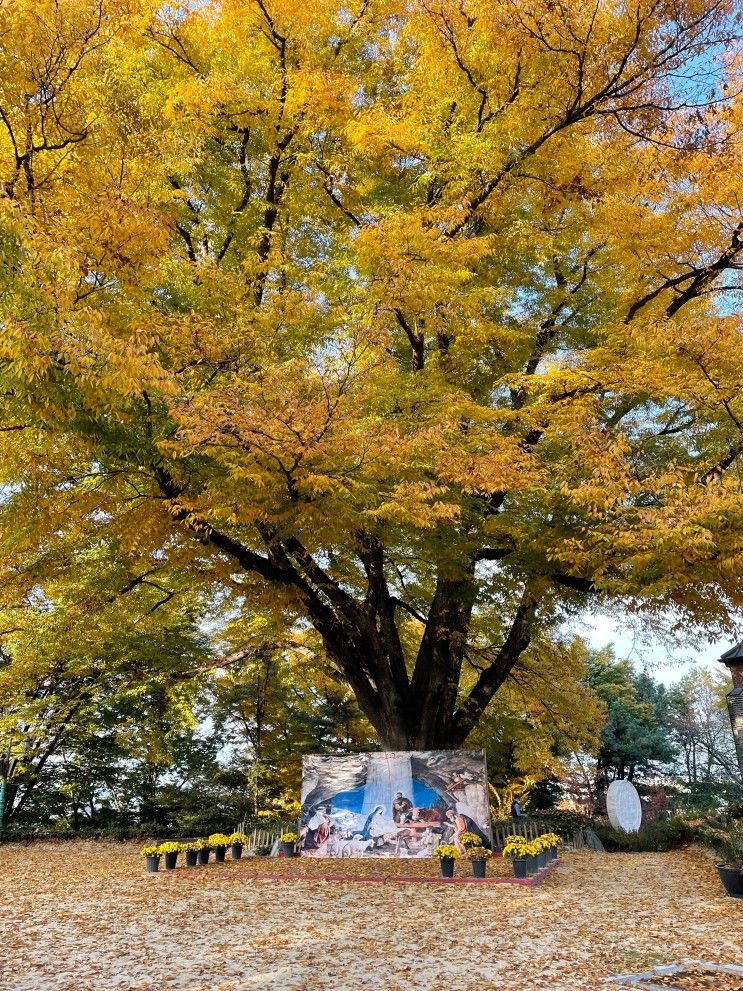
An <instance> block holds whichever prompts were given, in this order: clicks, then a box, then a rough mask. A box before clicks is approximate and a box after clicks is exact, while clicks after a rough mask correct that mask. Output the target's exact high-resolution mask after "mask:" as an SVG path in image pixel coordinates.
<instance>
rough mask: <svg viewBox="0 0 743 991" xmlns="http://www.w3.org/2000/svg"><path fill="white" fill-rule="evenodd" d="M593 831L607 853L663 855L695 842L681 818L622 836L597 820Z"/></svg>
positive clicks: (689, 825) (694, 836) (661, 822)
mask: <svg viewBox="0 0 743 991" xmlns="http://www.w3.org/2000/svg"><path fill="white" fill-rule="evenodd" d="M593 829H594V831H595V833H596V835H597V836H598V837H599V839H600V840H601V842H602V843H603V844H604V846H605V847H606V849H607V850H608V851H609V852H620V851H621V852H624V853H655V852H657V851H661V852H665V851H667V850H673V849H675V848H676V847H680V846H683V845H684V844H686V843H689V842H691V841H692V840H694V839H696V838H697V837H696V835H695V831H694V829H693V828H692V827H691V824H690V823H689V822H688V820H686V819H684V817H683V816H671V817H670V819H660V820H658V821H657V822H653V823H648V824H646V825H643V826H641V827H640V829H639V830H638V831H637V832H636V833H623V832H621V831H619V830H616V829H614V827H613V826H611V825H610V824H609V823H608V822H605V821H603V820H596V821H595V822H594V825H593Z"/></svg>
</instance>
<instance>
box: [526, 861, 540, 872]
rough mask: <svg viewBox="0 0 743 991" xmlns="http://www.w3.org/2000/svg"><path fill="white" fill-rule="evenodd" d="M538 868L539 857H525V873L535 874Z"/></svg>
mask: <svg viewBox="0 0 743 991" xmlns="http://www.w3.org/2000/svg"><path fill="white" fill-rule="evenodd" d="M538 870H539V858H538V857H527V858H526V873H527V874H536V873H537V871H538Z"/></svg>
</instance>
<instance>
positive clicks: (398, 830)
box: [299, 750, 493, 857]
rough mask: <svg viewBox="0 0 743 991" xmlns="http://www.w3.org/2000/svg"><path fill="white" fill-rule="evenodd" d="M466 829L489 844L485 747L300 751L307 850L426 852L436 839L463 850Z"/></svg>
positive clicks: (303, 847)
mask: <svg viewBox="0 0 743 991" xmlns="http://www.w3.org/2000/svg"><path fill="white" fill-rule="evenodd" d="M466 832H470V833H476V834H477V835H478V836H479V837H480V838H481V840H482V842H483V845H484V846H486V847H488V848H489V849H492V846H493V837H492V832H491V828H490V811H489V808H488V785H487V774H486V770H485V752H484V751H483V750H425V751H421V752H417V753H416V752H406V751H402V752H397V753H371V754H348V755H345V756H343V757H325V756H319V755H315V754H310V755H307V756H305V757H304V760H303V766H302V812H301V816H300V820H299V844H300V851H301V853H302V856H304V857H431V856H433V850H434V847H436V846H438V845H439V843H453V844H454V845H455V846H457V847H458V848H459V849H460V851H461V852H462V853H464V847H463V846H462V843H461V841H460V837H461V835H462V834H463V833H466Z"/></svg>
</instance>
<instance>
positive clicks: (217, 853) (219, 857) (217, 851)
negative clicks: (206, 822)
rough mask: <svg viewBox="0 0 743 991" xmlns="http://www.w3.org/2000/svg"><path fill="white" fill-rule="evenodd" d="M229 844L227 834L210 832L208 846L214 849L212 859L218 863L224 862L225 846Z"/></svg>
mask: <svg viewBox="0 0 743 991" xmlns="http://www.w3.org/2000/svg"><path fill="white" fill-rule="evenodd" d="M229 845H230V838H229V836H225V834H224V833H212V835H211V836H210V837H209V848H210V849H211V850H213V851H214V859H215V860H216V862H217V863H218V864H223V863H224V858H225V854H226V853H227V847H228V846H229Z"/></svg>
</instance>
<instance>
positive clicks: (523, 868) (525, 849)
mask: <svg viewBox="0 0 743 991" xmlns="http://www.w3.org/2000/svg"><path fill="white" fill-rule="evenodd" d="M560 843H561V840H560V837H559V836H558V835H557V833H542V835H541V836H537V838H536V839H534V840H528V839H527V838H526V837H525V836H507V837H506V841H505V843H504V844H503V856H504V857H505V858H506V859H508V860H510V861H511V863H512V864H513V873H514V876H515V877H518V878H524V877H528V876H529V875H530V874H536V873H537V872H538V871H541V870H544V868H545V867H546V866H547V865H548V864H549V863H550V862H551V861H553V860H557V849H558V847H559V846H560Z"/></svg>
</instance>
